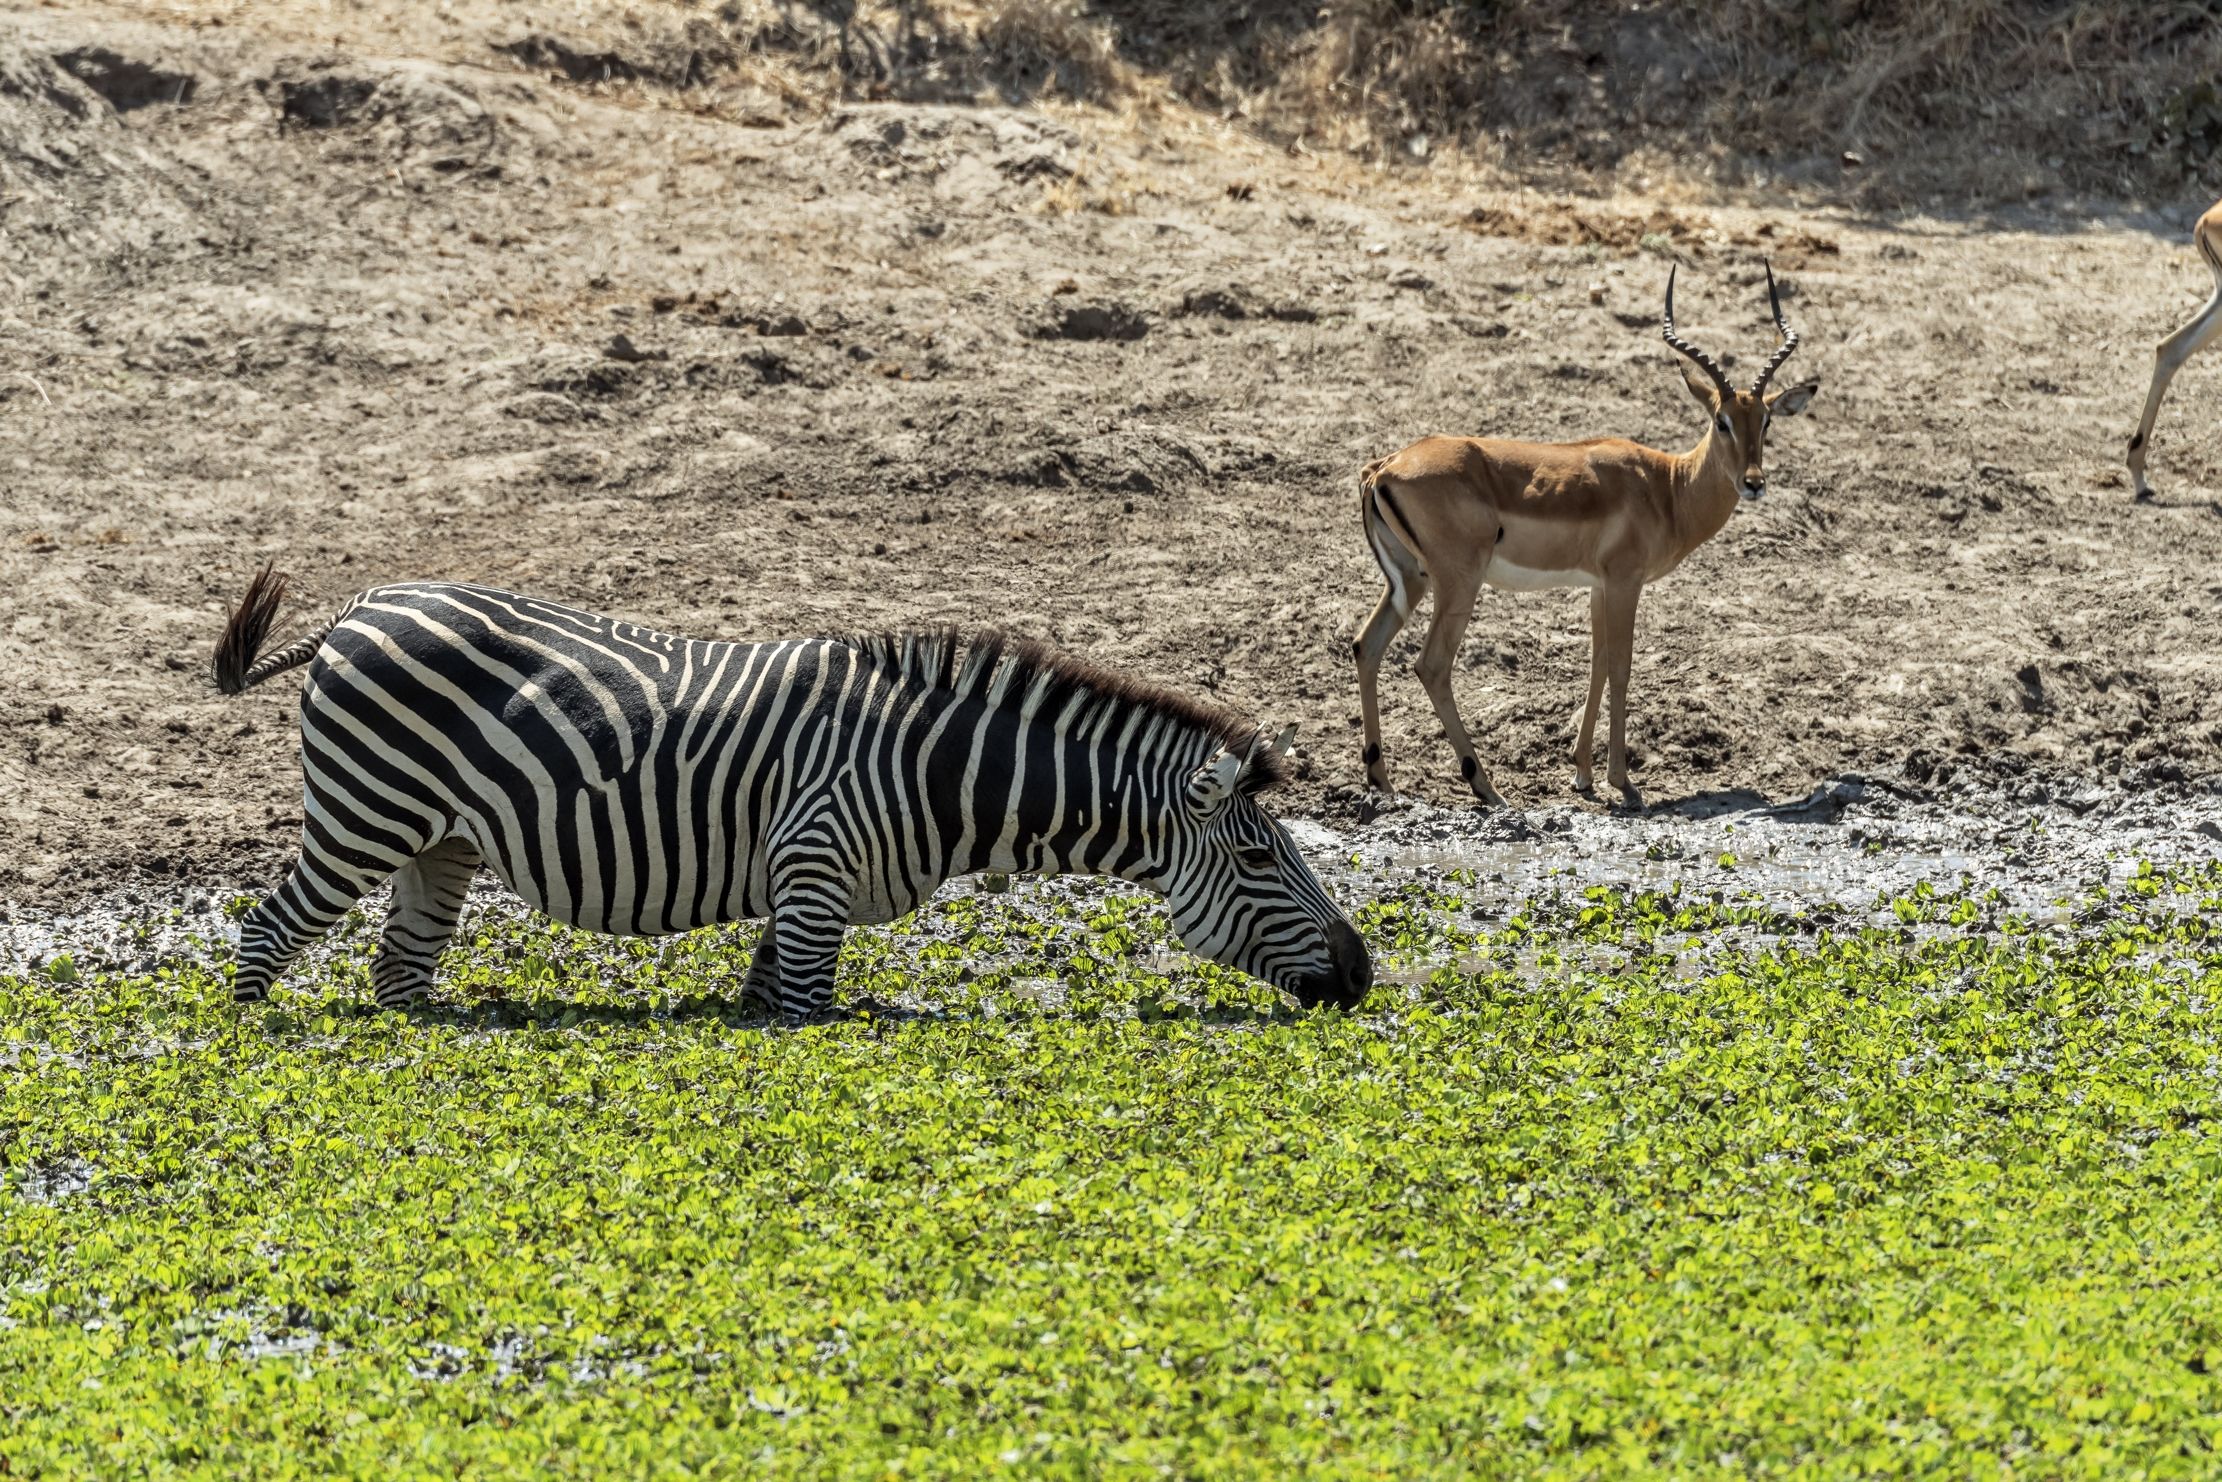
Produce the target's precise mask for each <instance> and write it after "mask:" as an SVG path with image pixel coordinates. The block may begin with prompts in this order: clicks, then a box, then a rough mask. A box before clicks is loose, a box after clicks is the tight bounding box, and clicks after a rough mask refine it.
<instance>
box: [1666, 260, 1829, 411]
mask: <svg viewBox="0 0 2222 1482" xmlns="http://www.w3.org/2000/svg"><path fill="white" fill-rule="evenodd" d="M1670 276H1671V275H1670ZM1767 307H1768V308H1770V309H1772V310H1774V316H1775V333H1776V334H1778V335H1781V336H1782V343H1781V344H1779V345H1777V346H1775V353H1774V355H1773V356H1772V357H1771V358H1769V360H1768V361H1767V363H1766V364H1765V365H1763V366H1761V367H1760V368H1759V379H1758V380H1756V381H1754V382H1752V383H1751V394H1752V395H1754V396H1757V395H1758V394H1759V393H1760V392H1762V391H1764V390H1766V389H1767V382H1769V381H1771V380H1773V379H1774V373H1775V372H1776V371H1778V370H1780V369H1782V362H1784V361H1785V360H1788V359H1789V358H1790V352H1791V351H1793V350H1795V349H1797V348H1798V332H1797V331H1796V330H1794V329H1792V328H1791V327H1790V321H1789V320H1787V319H1785V318H1783V317H1782V295H1781V293H1779V292H1778V291H1776V289H1775V265H1774V264H1773V263H1771V262H1770V263H1768V264H1767Z"/></svg>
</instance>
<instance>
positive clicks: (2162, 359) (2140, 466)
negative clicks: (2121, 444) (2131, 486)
mask: <svg viewBox="0 0 2222 1482" xmlns="http://www.w3.org/2000/svg"><path fill="white" fill-rule="evenodd" d="M2203 245H2204V244H2202V246H2203ZM2214 277H2215V286H2214V297H2212V298H2210V299H2208V300H2207V305H2206V307H2205V308H2203V309H2201V310H2200V311H2199V312H2198V313H2197V314H2195V315H2193V316H2192V318H2191V322H2190V323H2188V324H2186V325H2184V327H2183V328H2181V329H2179V330H2177V331H2176V332H2175V333H2174V334H2172V335H2170V336H2168V338H2166V339H2164V340H2162V341H2161V342H2160V344H2159V346H2158V347H2157V348H2156V349H2155V350H2154V351H2153V384H2152V389H2151V390H2149V391H2147V392H2146V393H2145V415H2144V417H2143V418H2141V419H2140V420H2139V421H2138V424H2137V431H2136V433H2135V434H2134V435H2132V436H2131V438H2130V440H2129V474H2130V478H2131V479H2132V480H2134V481H2135V483H2136V486H2137V497H2138V498H2139V499H2146V498H2150V497H2151V495H2152V492H2153V491H2152V486H2151V485H2150V484H2147V483H2146V482H2145V453H2146V446H2145V445H2146V443H2147V442H2148V441H2149V440H2150V439H2151V437H2152V435H2153V420H2154V419H2155V418H2156V417H2158V416H2159V415H2160V399H2161V398H2162V397H2163V396H2166V395H2167V394H2168V383H2169V382H2170V381H2171V380H2173V379H2175V375H2176V372H2177V371H2179V370H2181V369H2182V368H2183V363H2184V362H2185V361H2186V360H2189V359H2190V358H2191V357H2192V356H2194V355H2196V354H2198V353H2199V351H2200V350H2201V349H2202V348H2204V347H2205V346H2206V344H2207V343H2208V341H2210V340H2212V339H2213V338H2214V336H2215V334H2216V333H2217V332H2222V268H2217V269H2216V270H2215V275H2214Z"/></svg>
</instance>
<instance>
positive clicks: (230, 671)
mask: <svg viewBox="0 0 2222 1482" xmlns="http://www.w3.org/2000/svg"><path fill="white" fill-rule="evenodd" d="M287 585H288V580H287V578H286V576H285V575H284V574H283V573H282V572H278V571H273V570H272V569H271V568H269V567H268V566H265V567H263V568H262V569H261V570H260V571H258V572H256V573H255V577H254V580H253V581H250V582H248V583H247V590H246V592H245V593H244V594H243V595H242V596H241V597H240V599H239V605H238V606H237V607H235V608H233V609H232V611H231V620H230V621H229V622H227V623H225V624H224V632H223V636H222V637H220V638H218V639H217V640H216V688H217V690H218V691H219V692H221V693H223V694H227V695H236V694H239V693H240V692H241V691H243V690H250V689H253V688H254V687H255V686H256V685H258V684H260V683H262V682H263V681H264V680H265V679H268V678H269V677H270V676H271V675H273V674H283V673H285V671H286V670H288V669H293V668H297V667H299V666H300V665H302V664H306V663H307V662H308V661H309V660H311V659H313V658H315V657H316V651H317V650H318V649H319V648H322V647H323V646H324V639H325V637H326V635H328V634H329V633H330V632H331V631H332V629H333V627H334V626H336V625H335V624H333V623H324V624H322V625H321V626H319V627H318V628H317V629H316V631H315V632H313V633H308V634H304V635H303V636H302V637H300V638H297V639H295V640H294V641H293V642H291V643H289V644H287V645H286V646H285V647H284V648H281V649H278V650H277V651H276V652H274V653H267V654H263V655H262V657H261V658H259V659H258V658H256V657H255V655H256V653H257V651H259V650H260V649H261V647H262V644H263V640H264V639H266V638H268V637H269V636H270V625H271V624H272V623H275V622H276V621H277V620H278V609H279V608H280V607H282V606H284V605H285V595H286V587H287Z"/></svg>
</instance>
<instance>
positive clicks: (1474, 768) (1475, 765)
mask: <svg viewBox="0 0 2222 1482" xmlns="http://www.w3.org/2000/svg"><path fill="white" fill-rule="evenodd" d="M1488 564H1489V552H1488V551H1486V550H1485V551H1482V552H1481V553H1480V555H1479V559H1478V560H1477V561H1476V563H1475V564H1474V567H1473V570H1474V572H1475V574H1474V575H1473V576H1470V577H1469V576H1465V575H1464V574H1463V573H1461V574H1460V576H1459V579H1457V580H1456V581H1453V580H1451V579H1449V578H1445V579H1444V580H1441V581H1438V582H1437V583H1436V585H1435V620H1434V621H1433V622H1432V623H1430V624H1429V625H1428V629H1427V641H1426V642H1425V643H1423V644H1421V645H1420V658H1419V662H1418V663H1416V664H1414V665H1413V666H1412V670H1413V672H1414V673H1415V674H1417V675H1419V677H1420V683H1421V684H1422V685H1424V686H1426V688H1427V697H1428V699H1430V700H1432V701H1434V702H1435V716H1436V718H1437V719H1438V720H1440V721H1442V723H1443V734H1444V735H1446V736H1448V737H1449V738H1450V745H1451V750H1453V751H1455V752H1457V753H1458V772H1459V775H1460V776H1462V777H1464V778H1465V779H1466V785H1467V786H1468V787H1470V788H1472V789H1473V790H1474V796H1475V797H1477V798H1479V799H1481V800H1482V801H1483V802H1484V803H1488V804H1490V805H1492V806H1495V805H1498V804H1501V803H1503V802H1504V799H1503V798H1502V797H1500V796H1499V795H1498V793H1497V789H1496V788H1494V787H1492V786H1491V785H1490V783H1489V773H1488V772H1487V771H1486V770H1484V769H1483V767H1482V765H1481V760H1480V758H1478V757H1476V756H1475V755H1474V743H1473V739H1472V738H1471V737H1470V736H1468V735H1467V734H1466V722H1465V721H1464V720H1463V719H1462V718H1461V717H1460V716H1459V714H1458V697H1457V695H1456V694H1454V693H1453V692H1452V690H1451V673H1452V671H1453V670H1454V669H1456V668H1457V666H1458V645H1459V644H1460V643H1462V642H1464V641H1465V638H1466V625H1467V624H1468V623H1470V622H1472V621H1473V618H1474V600H1475V599H1476V598H1477V597H1479V596H1480V595H1481V577H1480V572H1481V571H1482V569H1483V568H1484V567H1486V566H1487V565H1488Z"/></svg>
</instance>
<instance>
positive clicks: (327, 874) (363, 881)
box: [231, 838, 390, 1003]
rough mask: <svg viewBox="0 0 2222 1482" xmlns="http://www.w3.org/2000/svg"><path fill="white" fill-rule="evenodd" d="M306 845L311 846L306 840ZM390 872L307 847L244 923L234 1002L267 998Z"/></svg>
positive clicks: (242, 923) (234, 975) (232, 987)
mask: <svg viewBox="0 0 2222 1482" xmlns="http://www.w3.org/2000/svg"><path fill="white" fill-rule="evenodd" d="M303 844H304V846H306V845H307V844H308V840H307V839H306V838H304V839H303ZM389 868H390V867H388V866H380V865H371V864H360V863H353V864H351V863H348V862H346V861H343V860H340V859H337V858H334V857H333V856H332V855H329V854H326V853H324V852H322V851H319V850H312V849H310V848H307V847H304V848H303V850H302V853H301V857H300V858H299V859H296V860H295V861H294V862H293V868H292V870H290V871H289V872H287V874H286V877H285V879H284V880H283V881H281V882H280V883H279V885H278V888H277V889H276V890H273V891H271V892H270V894H269V895H267V896H265V897H264V898H263V901H262V904H261V905H259V906H256V907H255V908H254V909H253V910H252V911H249V912H248V913H247V915H246V918H245V919H244V920H242V921H241V922H240V923H239V967H238V970H237V971H236V972H235V973H234V974H233V976H232V982H231V996H232V998H233V1000H234V1001H235V1002H239V1003H252V1002H254V1001H255V1000H257V999H260V998H262V997H264V996H265V995H267V994H268V993H269V992H270V985H271V984H272V983H274V982H276V981H277V979H278V974H280V973H282V972H284V971H285V970H286V967H287V965H288V964H290V963H291V962H292V961H293V959H294V958H296V957H299V956H300V955H301V953H302V952H303V951H304V950H306V949H307V947H308V945H309V944H310V943H311V942H313V941H315V940H316V939H317V938H318V937H320V936H322V935H324V933H326V932H327V931H330V930H331V929H332V924H333V923H334V922H336V921H338V920H339V919H340V917H342V916H344V915H346V914H347V913H348V912H349V911H350V910H351V909H353V908H354V905H355V903H356V902H357V901H359V900H361V899H362V898H363V897H364V896H366V895H368V894H369V893H370V892H371V891H372V890H373V889H375V888H376V887H377V885H378V882H379V881H380V880H382V879H384V878H385V877H386V875H387V873H388V870H389Z"/></svg>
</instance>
